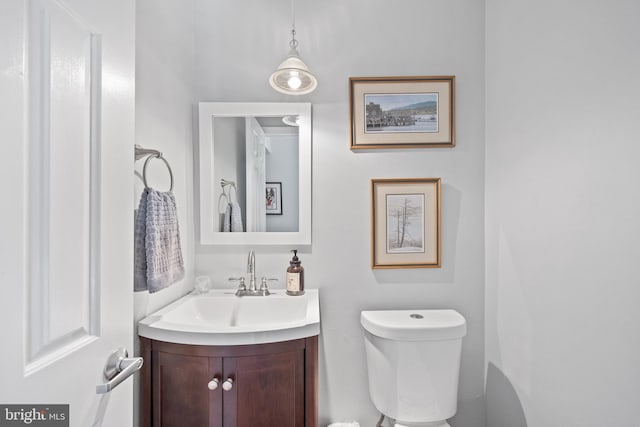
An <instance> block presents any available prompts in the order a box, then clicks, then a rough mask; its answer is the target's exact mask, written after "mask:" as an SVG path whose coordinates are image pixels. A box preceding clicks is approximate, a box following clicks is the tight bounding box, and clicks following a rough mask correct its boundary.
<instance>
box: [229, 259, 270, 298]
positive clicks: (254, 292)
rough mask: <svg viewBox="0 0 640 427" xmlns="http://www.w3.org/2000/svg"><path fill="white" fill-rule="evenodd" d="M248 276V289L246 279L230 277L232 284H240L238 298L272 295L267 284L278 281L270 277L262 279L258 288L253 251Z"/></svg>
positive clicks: (249, 260)
mask: <svg viewBox="0 0 640 427" xmlns="http://www.w3.org/2000/svg"><path fill="white" fill-rule="evenodd" d="M247 274H248V275H249V288H247V287H246V285H245V281H244V277H230V278H229V281H231V282H240V284H239V286H238V290H237V291H236V296H238V297H244V296H267V295H271V292H269V287H268V286H267V282H270V281H277V280H278V279H271V278H268V277H263V278H262V283H261V284H260V289H258V288H257V286H256V254H255V252H253V251H249V257H248V258H247Z"/></svg>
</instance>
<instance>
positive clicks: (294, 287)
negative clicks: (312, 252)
mask: <svg viewBox="0 0 640 427" xmlns="http://www.w3.org/2000/svg"><path fill="white" fill-rule="evenodd" d="M291 252H293V258H291V261H290V262H289V268H287V295H302V294H304V268H303V267H302V266H301V265H300V260H299V259H298V250H297V249H294V250H292V251H291Z"/></svg>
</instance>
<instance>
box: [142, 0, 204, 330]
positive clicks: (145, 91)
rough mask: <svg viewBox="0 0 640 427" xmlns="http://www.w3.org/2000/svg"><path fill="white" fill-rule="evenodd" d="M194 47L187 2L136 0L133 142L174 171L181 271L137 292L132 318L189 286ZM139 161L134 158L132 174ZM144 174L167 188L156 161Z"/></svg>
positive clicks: (162, 167) (152, 183)
mask: <svg viewBox="0 0 640 427" xmlns="http://www.w3.org/2000/svg"><path fill="white" fill-rule="evenodd" d="M193 48H194V37H193V3H192V2H191V1H183V2H175V1H171V0H160V1H159V0H137V3H136V144H139V145H141V146H143V147H145V148H153V149H156V150H159V151H161V152H162V153H163V155H164V157H165V158H166V159H167V161H168V162H169V164H170V165H171V169H172V170H173V177H174V187H173V193H174V194H175V197H176V204H177V208H178V222H179V226H180V243H181V245H182V256H183V258H184V262H185V270H186V274H185V278H184V280H182V281H180V282H178V283H176V284H174V285H171V286H170V287H168V288H166V289H164V290H162V291H160V292H158V293H155V294H149V293H147V292H136V293H135V319H134V320H135V321H138V320H140V319H142V318H144V317H145V316H146V315H148V314H150V313H153V312H154V311H156V310H157V309H158V308H160V307H163V306H165V305H167V304H168V303H170V302H172V301H174V300H175V299H177V298H178V297H180V296H181V295H184V294H185V293H186V292H188V291H189V290H190V289H192V288H193V270H194V249H193V247H194V231H193V223H194V220H193V218H194V213H193V203H194V202H193V172H192V171H193V169H192V164H193V163H192V162H193V114H194V106H193V104H194V97H193V80H194V68H193V67H194V51H193ZM132 150H133V147H132ZM143 164H144V160H140V161H138V162H136V172H137V173H139V174H141V173H142V167H143ZM147 175H148V176H147V180H148V182H149V185H150V186H151V187H153V188H156V189H158V190H163V191H166V190H168V188H169V184H170V180H169V174H168V172H167V169H166V167H165V165H164V163H163V162H162V161H161V160H151V162H150V163H149V169H148V172H147ZM143 189H144V185H143V184H142V180H140V179H136V185H135V188H134V195H133V197H134V198H135V203H136V208H137V206H138V204H139V201H140V195H141V193H142V190H143ZM132 220H133V213H132Z"/></svg>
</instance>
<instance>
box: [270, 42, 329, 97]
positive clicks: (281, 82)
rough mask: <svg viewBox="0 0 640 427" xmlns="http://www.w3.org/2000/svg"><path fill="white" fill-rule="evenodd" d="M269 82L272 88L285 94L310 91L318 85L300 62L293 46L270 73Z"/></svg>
mask: <svg viewBox="0 0 640 427" xmlns="http://www.w3.org/2000/svg"><path fill="white" fill-rule="evenodd" d="M269 83H270V84H271V87H272V88H274V89H275V90H277V91H278V92H281V93H284V94H287V95H304V94H307V93H311V92H313V91H314V90H315V88H316V87H317V86H318V81H317V80H316V78H315V76H314V75H313V74H311V72H310V71H309V68H308V67H307V65H306V64H305V63H304V62H302V59H300V56H299V55H298V51H297V50H296V49H295V48H293V49H291V51H290V52H289V56H288V57H287V59H285V60H284V61H282V63H281V64H280V66H278V69H277V70H276V71H275V72H274V73H273V74H271V77H270V78H269Z"/></svg>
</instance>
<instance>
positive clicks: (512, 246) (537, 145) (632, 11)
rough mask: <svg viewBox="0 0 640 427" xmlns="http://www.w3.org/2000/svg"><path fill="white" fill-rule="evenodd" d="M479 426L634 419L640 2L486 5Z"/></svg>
mask: <svg viewBox="0 0 640 427" xmlns="http://www.w3.org/2000/svg"><path fill="white" fill-rule="evenodd" d="M486 5H487V8H486V19H487V21H486V34H487V38H486V43H487V46H486V48H487V56H486V63H487V69H486V77H487V85H486V94H487V95H486V98H487V109H486V116H487V120H486V145H487V147H486V148H487V156H486V208H487V210H486V246H487V253H486V257H487V267H486V271H487V277H486V359H487V363H488V370H487V418H488V422H487V425H489V426H491V427H522V426H528V427H556V426H557V427H565V426H581V427H591V426H593V427H596V426H604V425H607V426H613V425H616V426H638V425H640V406H638V396H640V364H639V363H638V361H639V360H640V334H638V325H639V324H640V310H638V301H640V279H639V278H640V262H638V259H639V257H640V250H639V249H638V248H639V246H638V241H639V237H640V221H639V218H640V185H639V184H640V167H638V159H640V144H638V141H639V136H640V120H638V119H639V118H640V103H639V102H638V100H639V99H640V55H638V46H639V45H640V31H638V23H639V22H640V3H639V2H637V1H625V0H616V1H599V0H589V1H584V0H566V1H562V2H555V1H530V0H526V1H519V2H513V1H511V0H487V2H486Z"/></svg>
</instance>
